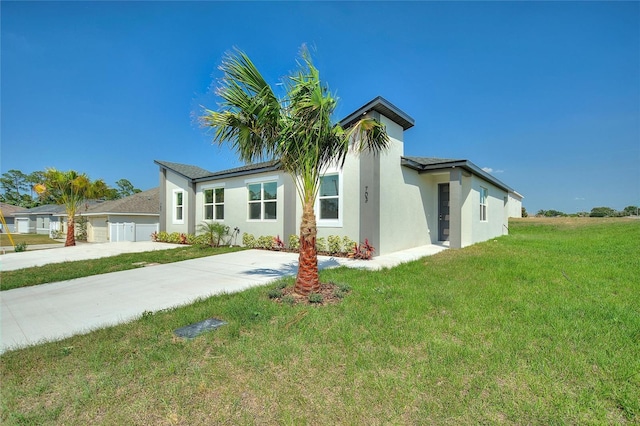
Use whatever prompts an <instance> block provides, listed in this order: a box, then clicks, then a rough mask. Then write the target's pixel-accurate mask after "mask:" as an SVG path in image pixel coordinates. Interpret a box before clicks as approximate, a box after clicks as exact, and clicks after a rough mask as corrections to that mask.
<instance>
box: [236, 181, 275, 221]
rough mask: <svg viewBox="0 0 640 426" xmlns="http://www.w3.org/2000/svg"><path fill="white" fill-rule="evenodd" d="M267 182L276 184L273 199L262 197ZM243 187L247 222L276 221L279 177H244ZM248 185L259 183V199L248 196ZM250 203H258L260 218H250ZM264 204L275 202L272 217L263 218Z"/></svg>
mask: <svg viewBox="0 0 640 426" xmlns="http://www.w3.org/2000/svg"><path fill="white" fill-rule="evenodd" d="M269 183H274V184H275V185H276V191H275V198H274V199H265V198H264V186H265V185H266V184H269ZM244 184H245V189H246V191H247V196H246V199H245V200H246V203H247V222H277V221H278V189H279V186H280V179H278V176H264V177H260V178H254V179H246V180H245V181H244ZM250 185H260V199H259V200H251V199H250V197H249V194H250V192H249V186H250ZM252 204H260V218H259V219H252V218H251V205H252ZM265 204H275V218H273V219H265Z"/></svg>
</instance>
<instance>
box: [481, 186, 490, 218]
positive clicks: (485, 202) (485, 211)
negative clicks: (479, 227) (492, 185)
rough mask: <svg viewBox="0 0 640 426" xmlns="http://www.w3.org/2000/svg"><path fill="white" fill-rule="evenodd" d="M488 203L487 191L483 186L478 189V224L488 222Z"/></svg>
mask: <svg viewBox="0 0 640 426" xmlns="http://www.w3.org/2000/svg"><path fill="white" fill-rule="evenodd" d="M488 201H489V190H488V189H487V188H485V187H484V186H481V187H480V222H488V210H489V209H488Z"/></svg>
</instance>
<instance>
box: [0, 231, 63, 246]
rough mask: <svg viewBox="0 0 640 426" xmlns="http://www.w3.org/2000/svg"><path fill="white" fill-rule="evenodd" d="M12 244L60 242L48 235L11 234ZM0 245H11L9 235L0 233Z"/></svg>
mask: <svg viewBox="0 0 640 426" xmlns="http://www.w3.org/2000/svg"><path fill="white" fill-rule="evenodd" d="M11 239H13V243H14V244H19V243H26V244H27V245H36V244H60V245H62V244H63V243H61V242H60V241H56V240H52V239H51V238H49V236H48V235H43V234H11ZM0 247H11V241H10V239H9V235H8V234H6V233H1V234H0ZM27 248H28V247H27Z"/></svg>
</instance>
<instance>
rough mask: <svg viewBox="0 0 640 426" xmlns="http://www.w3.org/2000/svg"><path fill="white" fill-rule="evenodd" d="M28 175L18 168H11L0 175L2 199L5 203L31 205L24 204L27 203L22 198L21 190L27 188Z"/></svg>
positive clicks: (23, 190)
mask: <svg viewBox="0 0 640 426" xmlns="http://www.w3.org/2000/svg"><path fill="white" fill-rule="evenodd" d="M27 178H28V176H27V175H25V174H24V173H22V172H21V171H20V170H15V169H11V170H9V171H8V172H6V173H3V174H2V177H0V186H1V187H2V191H3V196H2V198H3V200H4V202H5V203H7V204H12V205H15V206H21V207H31V206H26V205H24V204H25V203H27V204H28V200H26V199H25V198H24V195H27V194H23V192H26V191H28V190H29V182H28V181H27Z"/></svg>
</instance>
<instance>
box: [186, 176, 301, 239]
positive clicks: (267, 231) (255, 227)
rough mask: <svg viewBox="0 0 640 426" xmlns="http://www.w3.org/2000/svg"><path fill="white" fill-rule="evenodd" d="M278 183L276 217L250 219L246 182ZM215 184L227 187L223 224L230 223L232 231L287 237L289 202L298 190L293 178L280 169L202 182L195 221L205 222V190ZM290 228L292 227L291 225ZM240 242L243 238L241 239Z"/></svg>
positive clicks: (199, 184) (196, 193) (198, 190)
mask: <svg viewBox="0 0 640 426" xmlns="http://www.w3.org/2000/svg"><path fill="white" fill-rule="evenodd" d="M274 180H275V181H276V182H277V188H278V189H277V204H276V219H275V220H249V218H248V217H249V212H248V209H249V207H248V195H247V185H248V184H249V183H253V182H260V181H265V182H266V181H274ZM214 187H224V219H223V220H221V221H220V222H221V223H224V224H225V225H227V226H228V227H229V228H230V230H233V229H234V228H236V227H237V228H239V229H240V237H242V234H243V233H245V232H246V233H249V234H252V235H253V236H255V237H256V238H257V237H259V236H262V235H272V236H276V235H279V236H280V238H281V239H283V241H285V242H286V240H285V238H288V235H286V232H285V223H286V222H289V223H291V219H290V218H289V216H290V215H291V212H292V211H291V210H292V209H291V207H290V203H291V202H292V200H295V189H293V191H292V187H293V182H292V180H291V178H290V177H289V176H288V175H287V174H285V173H283V172H280V171H271V172H265V173H258V174H254V175H249V176H238V177H233V178H226V179H220V180H212V181H204V182H199V183H198V184H197V185H196V192H195V212H194V217H195V223H196V229H197V225H199V224H201V223H202V222H203V221H204V190H205V189H208V188H214ZM289 228H291V226H289ZM238 243H240V239H239V240H238Z"/></svg>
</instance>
